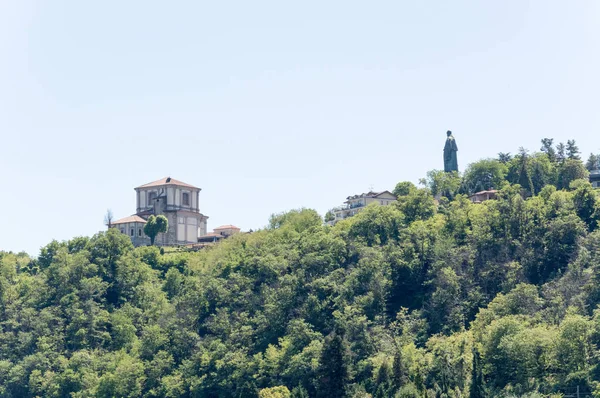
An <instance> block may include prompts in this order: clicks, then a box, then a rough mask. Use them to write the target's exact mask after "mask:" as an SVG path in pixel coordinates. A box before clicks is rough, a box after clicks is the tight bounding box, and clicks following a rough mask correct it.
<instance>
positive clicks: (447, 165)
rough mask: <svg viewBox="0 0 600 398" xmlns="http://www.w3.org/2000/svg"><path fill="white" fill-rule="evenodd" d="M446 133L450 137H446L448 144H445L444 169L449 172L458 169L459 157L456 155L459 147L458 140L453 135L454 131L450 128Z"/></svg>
mask: <svg viewBox="0 0 600 398" xmlns="http://www.w3.org/2000/svg"><path fill="white" fill-rule="evenodd" d="M446 135H447V136H448V138H446V145H445V146H444V171H445V172H446V173H449V172H452V171H458V158H457V156H456V152H458V147H457V146H456V140H455V139H454V136H453V135H452V131H450V130H448V132H447V133H446Z"/></svg>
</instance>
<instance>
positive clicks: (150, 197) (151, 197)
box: [148, 192, 156, 206]
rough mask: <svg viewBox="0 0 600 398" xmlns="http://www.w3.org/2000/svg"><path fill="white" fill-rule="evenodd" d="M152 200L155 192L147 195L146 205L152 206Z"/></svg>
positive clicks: (154, 197)
mask: <svg viewBox="0 0 600 398" xmlns="http://www.w3.org/2000/svg"><path fill="white" fill-rule="evenodd" d="M154 199H156V192H150V193H148V205H150V206H152V202H153V201H154Z"/></svg>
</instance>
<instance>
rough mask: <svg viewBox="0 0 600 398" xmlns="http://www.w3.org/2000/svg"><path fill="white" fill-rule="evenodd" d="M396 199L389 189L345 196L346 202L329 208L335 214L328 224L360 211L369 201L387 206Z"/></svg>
mask: <svg viewBox="0 0 600 398" xmlns="http://www.w3.org/2000/svg"><path fill="white" fill-rule="evenodd" d="M397 199H398V198H396V195H394V194H393V193H391V192H390V191H383V192H372V191H371V192H367V193H362V194H360V195H353V196H348V197H347V198H346V202H344V205H342V206H339V207H336V208H334V209H332V210H331V211H332V212H333V214H334V216H335V219H334V220H333V221H330V222H328V224H330V225H333V224H335V223H336V222H338V221H340V220H343V219H345V218H348V217H352V216H353V215H355V214H356V213H358V212H359V211H361V210H362V209H363V208H364V207H365V206H367V205H369V204H371V203H377V204H379V205H381V206H387V205H389V204H392V203H394V202H396V201H397Z"/></svg>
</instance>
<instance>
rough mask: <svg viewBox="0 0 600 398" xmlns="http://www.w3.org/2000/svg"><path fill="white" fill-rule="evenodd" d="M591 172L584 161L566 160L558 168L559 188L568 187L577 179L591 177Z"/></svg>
mask: <svg viewBox="0 0 600 398" xmlns="http://www.w3.org/2000/svg"><path fill="white" fill-rule="evenodd" d="M589 176H590V172H589V171H587V170H586V168H585V167H584V166H583V163H582V162H581V161H580V160H576V159H567V160H565V161H564V162H563V163H562V164H561V165H560V166H559V168H558V181H557V184H556V185H557V188H558V189H568V188H569V186H570V185H571V182H573V181H575V180H587V179H589Z"/></svg>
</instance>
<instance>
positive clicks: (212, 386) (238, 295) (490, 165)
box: [0, 143, 600, 398]
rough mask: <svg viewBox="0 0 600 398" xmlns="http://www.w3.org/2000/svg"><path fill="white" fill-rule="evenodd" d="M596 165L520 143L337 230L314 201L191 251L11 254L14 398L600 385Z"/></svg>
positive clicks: (7, 313) (72, 244)
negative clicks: (488, 195)
mask: <svg viewBox="0 0 600 398" xmlns="http://www.w3.org/2000/svg"><path fill="white" fill-rule="evenodd" d="M573 145H574V143H573ZM548 148H550V149H552V150H551V151H549V150H548ZM557 152H558V153H557ZM588 166H590V167H589V168H593V166H595V165H588ZM587 173H588V172H587V170H586V167H585V166H584V164H583V163H582V162H581V160H579V159H578V154H577V152H576V151H575V152H573V151H571V152H565V151H564V150H563V153H562V154H561V153H560V148H559V150H558V151H555V150H554V149H553V148H551V147H546V149H545V150H544V151H543V152H539V153H531V154H530V153H527V151H525V150H522V151H520V152H519V154H517V155H516V156H514V157H513V156H510V155H508V154H501V156H500V157H499V159H487V160H483V161H481V162H478V163H475V164H473V165H470V166H469V167H468V168H467V169H466V170H465V172H464V174H463V175H462V176H458V175H456V174H448V173H443V172H435V171H434V172H430V173H429V174H428V176H427V178H426V179H424V181H423V184H424V186H425V188H417V187H415V186H414V185H412V184H410V183H400V184H398V186H397V187H396V190H395V193H397V194H399V195H400V197H399V200H398V203H397V204H395V205H390V206H378V205H372V206H368V207H367V208H365V209H364V210H363V211H362V212H360V213H359V214H358V215H356V216H354V217H351V218H349V219H347V220H344V221H342V222H339V223H337V224H336V225H335V226H333V227H330V226H324V225H323V220H322V218H321V217H320V216H319V215H318V214H317V213H316V212H315V211H313V210H307V209H302V210H294V211H290V212H287V213H284V214H279V215H274V216H273V217H272V218H271V220H270V221H269V227H267V228H265V229H264V230H260V231H256V232H253V233H248V234H239V235H236V236H233V237H232V238H229V239H227V240H225V241H223V242H221V243H219V244H217V245H215V246H214V247H211V248H208V249H205V250H201V251H199V252H194V253H192V252H190V253H188V252H170V253H166V254H162V255H161V252H160V250H159V249H157V248H155V247H143V248H137V249H134V248H133V246H132V245H131V242H130V240H129V238H128V237H127V236H126V235H123V234H120V233H118V232H117V231H116V230H115V229H111V230H109V231H108V232H102V233H99V234H97V235H95V236H93V237H91V238H75V239H73V240H71V241H68V242H56V241H54V242H51V243H50V244H49V245H47V246H46V247H44V248H42V250H41V252H40V255H39V257H38V258H36V259H32V258H30V257H29V256H27V255H25V254H13V253H6V252H4V253H0V326H1V327H0V396H1V397H35V396H40V397H69V396H72V397H90V396H98V397H138V396H144V397H180V396H181V397H258V396H260V397H263V398H264V397H290V396H291V397H368V396H373V397H378V398H379V397H405V398H408V397H509V396H528V397H538V396H550V395H551V394H552V396H554V395H556V396H561V394H574V393H575V392H576V391H577V389H579V391H580V394H581V397H583V396H589V394H593V393H594V392H595V394H596V395H594V396H600V383H599V382H600V367H599V366H598V363H599V361H600V312H599V311H598V310H597V308H598V304H599V303H600V283H599V282H600V230H599V229H598V220H599V219H600V197H599V196H598V193H597V192H596V191H595V190H594V189H593V188H592V186H591V184H590V183H589V182H588V181H587V177H588V175H587ZM491 188H496V189H499V190H500V191H499V192H498V198H497V199H496V200H489V201H485V202H483V203H480V204H473V203H471V201H470V200H469V199H468V198H467V195H468V194H470V193H473V192H476V191H479V190H484V189H491ZM434 197H435V198H437V199H434Z"/></svg>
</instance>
